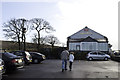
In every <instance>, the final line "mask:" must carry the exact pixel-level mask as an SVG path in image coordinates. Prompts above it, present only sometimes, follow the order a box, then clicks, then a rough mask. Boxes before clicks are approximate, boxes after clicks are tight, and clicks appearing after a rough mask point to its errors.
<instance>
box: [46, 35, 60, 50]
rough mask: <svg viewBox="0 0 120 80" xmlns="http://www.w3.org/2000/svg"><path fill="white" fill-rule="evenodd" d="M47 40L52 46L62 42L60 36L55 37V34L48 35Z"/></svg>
mask: <svg viewBox="0 0 120 80" xmlns="http://www.w3.org/2000/svg"><path fill="white" fill-rule="evenodd" d="M45 41H46V43H48V44H50V45H51V47H52V48H53V47H54V45H55V44H59V43H60V41H59V40H58V38H57V37H55V36H54V35H49V36H46V37H45Z"/></svg>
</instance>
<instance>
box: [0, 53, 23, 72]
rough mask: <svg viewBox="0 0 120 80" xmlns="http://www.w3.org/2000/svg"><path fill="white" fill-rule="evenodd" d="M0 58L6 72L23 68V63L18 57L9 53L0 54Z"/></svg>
mask: <svg viewBox="0 0 120 80" xmlns="http://www.w3.org/2000/svg"><path fill="white" fill-rule="evenodd" d="M0 56H2V60H3V61H4V68H5V69H6V71H7V72H9V71H14V70H17V69H21V68H23V67H24V61H23V59H22V57H20V56H16V55H14V54H11V53H9V52H4V53H0Z"/></svg>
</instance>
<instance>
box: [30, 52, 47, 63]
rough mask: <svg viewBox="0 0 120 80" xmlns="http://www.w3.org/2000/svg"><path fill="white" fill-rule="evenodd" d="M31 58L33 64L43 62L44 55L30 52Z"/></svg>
mask: <svg viewBox="0 0 120 80" xmlns="http://www.w3.org/2000/svg"><path fill="white" fill-rule="evenodd" d="M30 54H31V56H32V62H33V63H40V62H41V61H43V60H45V59H46V57H45V55H43V54H41V53H38V52H30Z"/></svg>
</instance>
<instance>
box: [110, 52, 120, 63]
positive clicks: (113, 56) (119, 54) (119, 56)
mask: <svg viewBox="0 0 120 80" xmlns="http://www.w3.org/2000/svg"><path fill="white" fill-rule="evenodd" d="M111 59H112V60H114V61H118V62H120V52H115V51H114V52H113V53H112V54H111Z"/></svg>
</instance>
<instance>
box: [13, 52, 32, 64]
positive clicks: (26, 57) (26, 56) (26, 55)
mask: <svg viewBox="0 0 120 80" xmlns="http://www.w3.org/2000/svg"><path fill="white" fill-rule="evenodd" d="M11 53H12V54H14V55H17V56H22V57H23V59H24V61H25V64H27V65H29V64H30V63H31V62H32V56H31V55H30V54H29V52H27V51H12V52H11Z"/></svg>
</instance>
